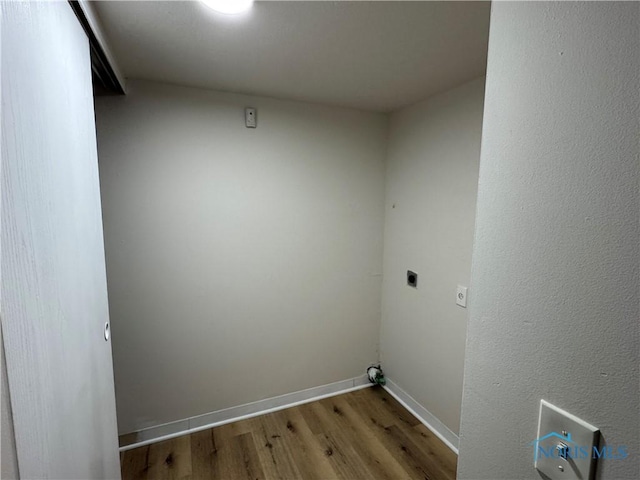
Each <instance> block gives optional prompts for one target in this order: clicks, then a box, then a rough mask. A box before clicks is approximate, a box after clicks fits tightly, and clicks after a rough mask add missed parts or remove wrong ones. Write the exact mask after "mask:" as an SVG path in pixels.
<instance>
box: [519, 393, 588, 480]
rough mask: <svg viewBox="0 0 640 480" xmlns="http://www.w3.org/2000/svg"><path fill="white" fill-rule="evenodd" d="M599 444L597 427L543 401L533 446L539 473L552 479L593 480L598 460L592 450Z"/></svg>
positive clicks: (541, 401) (535, 464) (535, 463)
mask: <svg viewBox="0 0 640 480" xmlns="http://www.w3.org/2000/svg"><path fill="white" fill-rule="evenodd" d="M599 442H600V430H599V429H598V428H596V427H594V426H593V425H591V424H589V423H587V422H585V421H584V420H581V419H580V418H578V417H576V416H575V415H572V414H571V413H569V412H566V411H564V410H562V409H560V408H558V407H556V406H555V405H552V404H551V403H549V402H547V401H545V400H540V416H539V417H538V437H537V438H536V439H535V440H534V441H533V442H531V444H530V445H532V446H533V449H532V450H533V452H534V453H533V455H534V466H535V468H536V469H537V470H538V471H539V472H541V473H543V474H545V475H546V476H547V477H549V478H550V479H552V480H555V479H563V480H593V479H594V478H595V472H596V459H595V458H597V456H595V455H594V450H593V447H594V446H596V447H597V446H598V444H599ZM562 446H564V447H566V448H564V449H563V447H562ZM564 457H566V458H564Z"/></svg>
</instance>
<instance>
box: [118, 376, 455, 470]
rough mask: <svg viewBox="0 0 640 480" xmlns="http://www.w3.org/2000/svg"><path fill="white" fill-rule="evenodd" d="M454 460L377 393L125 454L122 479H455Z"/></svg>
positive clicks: (361, 392)
mask: <svg viewBox="0 0 640 480" xmlns="http://www.w3.org/2000/svg"><path fill="white" fill-rule="evenodd" d="M456 462H457V457H456V455H455V454H454V453H453V452H452V451H451V450H450V449H449V448H448V447H447V446H446V445H445V444H443V443H442V442H441V441H440V439H438V438H437V437H436V436H435V435H434V434H433V433H431V431H430V430H429V429H428V428H426V427H425V426H424V425H422V424H421V423H420V422H419V421H418V420H417V419H416V418H415V417H413V416H412V415H411V414H410V413H409V412H407V410H406V409H405V408H404V407H402V405H400V404H399V403H398V402H397V401H396V400H395V399H394V398H393V397H391V396H390V395H389V394H388V393H387V392H386V391H385V390H383V389H382V388H379V387H374V388H366V389H364V390H358V391H355V392H351V393H346V394H344V395H338V396H335V397H331V398H327V399H324V400H319V401H317V402H313V403H307V404H305V405H300V406H298V407H293V408H289V409H287V410H282V411H279V412H275V413H270V414H267V415H263V416H260V417H255V418H251V419H249V420H242V421H239V422H235V423H230V424H228V425H223V426H220V427H216V428H211V429H209V430H204V431H201V432H197V433H193V434H191V435H185V436H182V437H179V438H174V439H172V440H167V441H164V442H159V443H155V444H152V445H147V446H144V447H140V448H136V449H133V450H128V451H126V452H123V453H122V454H121V463H122V478H123V480H164V479H193V480H200V479H202V480H214V479H215V480H218V479H221V480H235V479H242V480H244V479H246V480H256V479H261V480H262V479H286V480H289V479H304V480H313V479H319V480H320V479H322V480H328V479H381V480H400V479H420V480H453V479H455V477H456Z"/></svg>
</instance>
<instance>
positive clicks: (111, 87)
mask: <svg viewBox="0 0 640 480" xmlns="http://www.w3.org/2000/svg"><path fill="white" fill-rule="evenodd" d="M69 5H71V8H72V9H73V12H74V13H75V14H76V17H78V20H79V21H80V25H82V28H83V30H84V31H85V33H86V34H87V37H88V38H89V46H90V48H91V70H92V71H93V76H94V81H95V80H97V81H98V82H99V83H100V84H101V86H102V87H104V88H105V89H106V90H108V91H110V92H113V93H118V94H121V95H124V88H122V84H121V83H120V80H118V77H117V75H116V72H115V71H114V70H113V67H111V64H110V63H109V59H108V58H107V55H106V53H105V52H104V49H103V48H102V45H100V42H99V41H98V38H97V37H96V35H95V33H94V32H93V30H92V29H91V25H89V20H88V19H87V16H86V15H85V14H84V10H82V7H81V6H80V2H78V1H75V0H69Z"/></svg>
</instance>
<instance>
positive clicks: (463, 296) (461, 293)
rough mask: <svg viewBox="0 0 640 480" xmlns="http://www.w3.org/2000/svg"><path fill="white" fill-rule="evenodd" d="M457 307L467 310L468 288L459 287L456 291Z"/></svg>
mask: <svg viewBox="0 0 640 480" xmlns="http://www.w3.org/2000/svg"><path fill="white" fill-rule="evenodd" d="M456 305H460V306H461V307H462V308H467V287H463V286H462V285H458V290H457V291H456Z"/></svg>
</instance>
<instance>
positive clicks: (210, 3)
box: [200, 0, 253, 15]
mask: <svg viewBox="0 0 640 480" xmlns="http://www.w3.org/2000/svg"><path fill="white" fill-rule="evenodd" d="M200 2H201V3H203V4H205V5H206V6H207V7H209V8H210V9H212V10H214V11H216V12H218V13H224V14H225V15H237V14H239V13H242V12H246V11H247V10H249V9H250V8H251V6H252V5H253V0H200Z"/></svg>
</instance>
